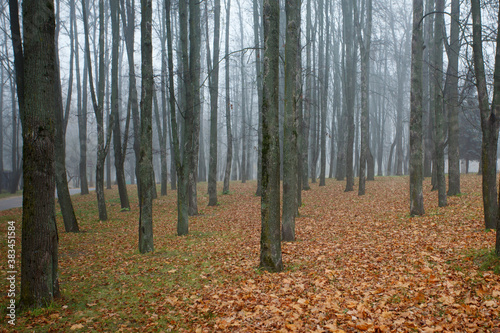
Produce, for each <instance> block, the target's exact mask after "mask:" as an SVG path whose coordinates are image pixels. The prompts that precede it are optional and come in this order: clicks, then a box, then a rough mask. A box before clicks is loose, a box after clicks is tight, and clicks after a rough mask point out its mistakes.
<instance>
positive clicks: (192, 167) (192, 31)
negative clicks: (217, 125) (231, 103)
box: [186, 0, 201, 216]
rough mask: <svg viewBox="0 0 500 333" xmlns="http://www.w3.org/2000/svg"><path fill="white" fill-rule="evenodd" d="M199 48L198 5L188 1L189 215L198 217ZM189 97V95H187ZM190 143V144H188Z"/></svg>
mask: <svg viewBox="0 0 500 333" xmlns="http://www.w3.org/2000/svg"><path fill="white" fill-rule="evenodd" d="M200 48H201V27H200V3H199V2H198V1H196V0H190V1H189V76H190V80H189V84H190V86H188V89H189V90H190V93H191V96H192V98H190V99H189V100H188V101H187V107H188V108H190V109H192V111H188V112H192V114H193V115H192V119H193V127H192V133H191V134H189V132H187V133H186V134H187V135H191V138H190V140H188V147H190V149H188V152H189V154H188V155H189V180H188V197H189V215H190V216H195V215H198V196H197V187H196V186H197V180H198V174H197V170H198V156H199V155H198V153H199V146H200V143H199V142H200V68H201V64H200V61H201V60H200ZM187 97H189V95H187ZM189 141H191V143H189Z"/></svg>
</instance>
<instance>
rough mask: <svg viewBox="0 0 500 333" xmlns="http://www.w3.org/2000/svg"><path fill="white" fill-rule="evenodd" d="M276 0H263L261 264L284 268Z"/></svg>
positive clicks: (277, 12) (277, 269)
mask: <svg viewBox="0 0 500 333" xmlns="http://www.w3.org/2000/svg"><path fill="white" fill-rule="evenodd" d="M279 17H280V9H279V1H278V0H264V9H263V22H264V86H263V88H264V90H263V102H262V138H263V140H262V193H261V194H262V196H261V225H262V226H261V235H260V267H261V268H262V269H264V270H267V271H271V272H279V271H281V270H283V261H282V259H281V235H280V158H279V155H280V145H279V123H278V120H279V119H278V115H279V111H278V110H279V100H278V85H279Z"/></svg>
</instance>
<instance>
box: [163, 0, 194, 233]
mask: <svg viewBox="0 0 500 333" xmlns="http://www.w3.org/2000/svg"><path fill="white" fill-rule="evenodd" d="M165 7H166V15H165V18H166V26H167V52H168V54H167V59H168V72H169V75H168V80H169V84H168V91H169V102H170V123H171V128H172V133H171V134H172V146H173V148H174V149H173V150H174V153H173V156H174V161H175V167H176V172H177V176H178V178H179V186H177V235H179V236H182V235H186V234H187V233H188V231H189V224H188V223H189V221H188V203H187V197H186V194H187V191H186V188H185V187H184V186H181V185H184V184H185V182H184V179H183V177H184V173H183V170H184V168H183V166H182V162H181V152H180V145H179V131H178V128H177V119H176V118H177V117H176V108H175V105H176V103H175V93H174V63H173V51H172V49H173V47H172V31H171V24H170V9H171V4H170V0H166V3H165ZM185 14H186V8H185V4H184V3H183V4H181V6H180V8H179V17H182V16H181V15H185ZM184 18H185V16H184Z"/></svg>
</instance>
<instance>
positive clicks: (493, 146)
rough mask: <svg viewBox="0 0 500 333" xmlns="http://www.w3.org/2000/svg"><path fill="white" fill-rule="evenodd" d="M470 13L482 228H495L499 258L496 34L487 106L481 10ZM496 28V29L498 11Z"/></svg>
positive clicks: (475, 5) (499, 49)
mask: <svg viewBox="0 0 500 333" xmlns="http://www.w3.org/2000/svg"><path fill="white" fill-rule="evenodd" d="M471 13H472V22H473V25H472V29H473V30H472V38H473V42H472V49H473V59H474V72H475V76H476V87H477V95H478V100H479V110H480V115H481V130H482V138H483V141H482V147H481V148H482V149H481V166H480V167H481V168H480V170H481V172H482V175H483V177H482V183H483V207H484V219H485V227H486V228H487V229H494V228H497V243H496V253H497V255H500V240H499V237H498V234H499V232H498V230H500V228H499V225H498V223H499V222H498V214H499V212H498V202H497V184H496V173H497V167H496V164H497V144H498V130H499V128H500V119H499V116H500V115H499V113H500V59H499V57H498V55H499V54H500V34H497V45H496V55H497V57H496V59H495V73H494V83H493V86H494V92H493V96H495V97H494V100H493V104H492V106H491V109H490V106H489V101H488V88H487V85H486V75H485V70H484V58H483V45H482V24H481V7H480V1H479V0H472V1H471ZM498 15H499V17H498V25H499V26H500V11H499V14H498Z"/></svg>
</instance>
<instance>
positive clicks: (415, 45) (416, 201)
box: [410, 0, 425, 216]
mask: <svg viewBox="0 0 500 333" xmlns="http://www.w3.org/2000/svg"><path fill="white" fill-rule="evenodd" d="M422 18H423V1H422V0H413V34H412V52H411V53H412V57H411V98H410V100H411V110H410V215H412V216H413V215H424V213H425V210H424V195H423V189H422V182H423V179H424V175H423V157H424V156H423V147H422V145H423V142H422V140H423V135H422V65H423V63H422V58H423V51H424V43H423V39H422Z"/></svg>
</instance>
